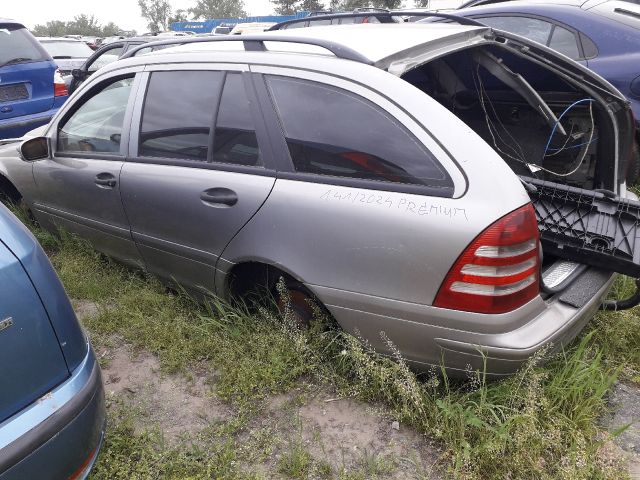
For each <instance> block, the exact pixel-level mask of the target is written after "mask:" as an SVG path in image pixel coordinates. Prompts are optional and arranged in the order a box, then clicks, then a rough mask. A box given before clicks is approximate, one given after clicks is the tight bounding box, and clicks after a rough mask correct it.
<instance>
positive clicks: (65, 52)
mask: <svg viewBox="0 0 640 480" xmlns="http://www.w3.org/2000/svg"><path fill="white" fill-rule="evenodd" d="M38 41H39V42H40V43H41V44H42V46H43V47H44V48H45V50H46V51H47V52H48V53H49V55H51V58H53V61H54V62H55V63H56V65H57V66H58V71H59V72H60V75H62V78H63V79H64V81H65V84H66V85H67V87H69V85H70V84H71V78H72V77H71V72H72V71H73V70H74V69H76V68H80V67H81V66H82V65H83V64H84V63H85V62H86V61H87V58H89V57H90V56H91V55H92V54H93V50H91V48H89V46H88V45H87V44H86V43H85V42H84V41H82V40H79V39H74V38H63V37H38Z"/></svg>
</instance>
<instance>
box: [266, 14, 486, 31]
mask: <svg viewBox="0 0 640 480" xmlns="http://www.w3.org/2000/svg"><path fill="white" fill-rule="evenodd" d="M359 17H375V18H377V19H378V20H383V22H382V23H391V22H392V21H393V20H392V17H425V18H428V17H435V18H444V19H446V20H451V21H453V22H456V23H459V24H460V25H470V26H474V27H486V26H487V25H485V24H484V23H481V22H479V21H477V20H473V19H471V18H465V17H460V16H458V15H452V14H450V13H440V12H425V11H419V10H389V11H386V12H380V11H376V12H359V13H331V14H328V15H314V16H313V17H303V18H295V19H293V20H286V21H284V22H280V23H276V24H275V25H273V26H272V27H271V28H269V29H267V31H274V30H282V29H283V28H282V27H285V26H287V25H292V24H296V23H305V22H316V21H318V20H333V19H335V18H359Z"/></svg>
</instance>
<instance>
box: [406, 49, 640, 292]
mask: <svg viewBox="0 0 640 480" xmlns="http://www.w3.org/2000/svg"><path fill="white" fill-rule="evenodd" d="M402 78H403V79H404V80H405V81H407V82H409V83H411V84H412V85H413V86H415V87H417V88H418V89H420V90H422V91H423V92H425V93H426V94H428V95H429V96H431V97H432V98H434V99H435V100H437V101H438V102H439V103H440V104H442V105H443V106H445V107H446V108H447V109H448V110H450V111H451V112H452V113H453V114H455V115H456V116H457V117H458V118H459V119H461V120H462V121H463V122H465V123H466V124H467V125H468V126H469V127H470V128H471V129H472V130H474V131H475V132H476V133H477V134H478V135H479V136H480V137H482V138H483V139H484V140H485V141H486V142H487V143H488V144H489V145H491V146H492V147H493V148H494V150H495V151H496V152H497V153H498V154H499V155H500V156H501V157H502V158H503V159H504V161H505V162H506V163H507V164H508V165H509V167H510V168H511V169H512V170H513V171H514V173H516V174H517V175H518V176H519V177H520V179H521V180H522V182H523V184H524V186H525V188H526V189H527V192H528V193H529V196H530V197H531V200H532V203H533V205H534V208H535V210H536V217H537V220H538V226H539V229H540V234H541V243H542V247H543V265H542V283H543V285H542V289H543V290H544V291H546V292H547V293H548V294H553V293H558V292H561V291H562V290H563V289H565V288H566V287H567V286H568V285H569V284H570V283H571V282H572V280H575V278H577V277H578V276H580V275H581V274H582V273H583V272H584V271H585V269H586V268H587V266H590V267H592V270H593V271H599V272H602V273H603V275H604V276H603V278H602V281H601V282H598V283H604V282H606V281H607V278H608V276H607V274H608V275H609V276H610V273H609V272H612V271H615V272H619V273H623V274H626V275H630V276H633V277H635V278H638V277H640V228H639V226H640V221H639V219H640V203H638V202H635V201H633V200H629V199H627V198H620V197H619V196H617V194H618V193H619V188H618V185H619V180H616V168H617V166H616V165H617V158H619V155H620V154H621V153H622V154H624V152H625V149H624V148H621V146H620V145H621V141H624V138H623V139H620V136H619V131H618V130H617V127H618V124H617V121H618V120H616V118H619V117H615V116H614V115H612V114H611V111H612V110H615V108H616V105H615V103H614V102H613V101H612V99H610V98H608V99H607V98H606V95H605V96H602V95H601V94H602V90H599V91H598V90H594V89H590V88H588V84H587V83H586V82H585V83H582V84H581V82H580V81H577V80H575V79H574V78H572V77H571V76H568V75H566V72H563V71H562V69H561V68H556V66H555V65H553V63H552V62H549V63H548V64H546V65H545V64H541V63H540V62H539V61H536V60H535V59H533V60H532V59H530V58H528V57H527V55H525V54H522V55H520V54H516V53H515V52H514V51H513V50H512V49H507V48H502V47H501V46H500V45H499V44H493V45H482V46H475V47H471V48H467V49H464V50H459V51H457V52H455V53H452V54H448V55H445V56H442V57H440V58H438V59H436V60H433V61H430V62H428V63H425V64H423V65H421V66H419V67H417V68H414V69H412V70H410V71H408V72H406V73H405V74H404V75H403V76H402ZM594 92H597V94H594ZM605 102H609V103H608V104H607V103H605ZM618 110H620V108H619V107H618ZM461 140H463V139H461ZM590 275H591V273H590ZM583 301H584V299H582V300H581V301H580V303H581V302H583Z"/></svg>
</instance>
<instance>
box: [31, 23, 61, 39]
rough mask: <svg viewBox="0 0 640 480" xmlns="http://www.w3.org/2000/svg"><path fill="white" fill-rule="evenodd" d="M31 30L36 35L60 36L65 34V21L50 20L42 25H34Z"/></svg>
mask: <svg viewBox="0 0 640 480" xmlns="http://www.w3.org/2000/svg"><path fill="white" fill-rule="evenodd" d="M31 32H32V33H33V34H34V35H35V36H36V37H62V36H63V35H66V34H67V23H66V22H63V21H62V20H51V21H49V22H47V23H45V24H44V25H36V26H35V27H33V30H31Z"/></svg>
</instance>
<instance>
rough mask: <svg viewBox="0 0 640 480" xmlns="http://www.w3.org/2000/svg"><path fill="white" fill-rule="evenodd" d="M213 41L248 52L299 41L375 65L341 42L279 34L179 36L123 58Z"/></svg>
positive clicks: (130, 53)
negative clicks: (153, 49) (163, 47)
mask: <svg viewBox="0 0 640 480" xmlns="http://www.w3.org/2000/svg"><path fill="white" fill-rule="evenodd" d="M212 42H242V43H243V45H244V49H245V51H247V52H265V51H267V48H266V46H265V44H264V42H281V43H297V44H301V45H313V46H316V47H321V48H324V49H325V50H328V51H329V52H331V53H333V54H334V55H335V56H336V57H338V58H342V59H345V60H352V61H354V62H358V63H364V64H366V65H373V62H372V61H371V60H369V59H368V58H367V57H365V56H364V55H362V54H361V53H359V52H356V51H355V50H353V49H352V48H350V47H347V46H345V45H342V44H340V43H336V42H333V41H331V40H326V39H320V38H304V37H290V36H278V35H237V36H236V35H233V36H230V35H225V36H220V37H196V38H193V37H177V38H172V39H169V40H161V41H158V42H149V43H143V44H142V45H138V46H136V47H135V48H132V49H131V50H128V51H127V52H126V53H125V54H124V55H122V57H120V58H121V59H125V58H130V57H133V56H135V54H136V53H137V52H138V51H140V50H142V49H145V48H149V47H157V46H160V45H167V46H169V45H188V44H191V43H212Z"/></svg>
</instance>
